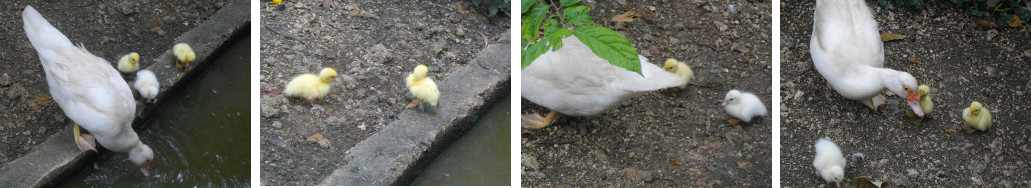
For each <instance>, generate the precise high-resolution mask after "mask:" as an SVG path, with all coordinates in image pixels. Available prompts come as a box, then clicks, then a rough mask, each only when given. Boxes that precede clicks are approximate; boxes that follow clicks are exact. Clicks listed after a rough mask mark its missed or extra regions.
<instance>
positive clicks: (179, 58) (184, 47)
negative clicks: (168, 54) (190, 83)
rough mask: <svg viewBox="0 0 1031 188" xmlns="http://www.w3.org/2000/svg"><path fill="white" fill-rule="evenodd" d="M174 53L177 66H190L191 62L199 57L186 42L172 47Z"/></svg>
mask: <svg viewBox="0 0 1031 188" xmlns="http://www.w3.org/2000/svg"><path fill="white" fill-rule="evenodd" d="M172 53H173V54H175V68H183V67H190V63H192V62H193V60H194V59H195V58H197V54H195V53H193V48H190V45H189V44H186V43H179V44H175V46H173V47H172Z"/></svg>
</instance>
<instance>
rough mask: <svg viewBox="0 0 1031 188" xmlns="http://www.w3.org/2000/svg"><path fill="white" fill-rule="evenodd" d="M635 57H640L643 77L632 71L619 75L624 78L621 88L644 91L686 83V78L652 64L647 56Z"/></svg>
mask: <svg viewBox="0 0 1031 188" xmlns="http://www.w3.org/2000/svg"><path fill="white" fill-rule="evenodd" d="M637 57H638V58H640V59H641V74H642V75H644V77H641V75H638V74H637V73H633V72H627V73H628V74H621V75H619V76H620V77H623V78H624V79H622V80H624V82H623V83H622V88H623V89H626V90H630V91H634V92H645V91H655V90H660V89H665V88H670V87H677V86H681V85H684V83H687V80H684V78H681V77H680V76H677V75H676V74H673V73H671V72H667V71H666V70H663V69H662V67H659V66H657V65H655V64H652V63H651V62H649V61H648V58H645V57H644V56H640V55H638V56H637Z"/></svg>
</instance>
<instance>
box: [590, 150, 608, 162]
mask: <svg viewBox="0 0 1031 188" xmlns="http://www.w3.org/2000/svg"><path fill="white" fill-rule="evenodd" d="M587 154H588V155H591V156H594V158H595V159H597V160H598V161H601V163H602V164H609V156H608V155H605V151H602V150H600V149H595V150H591V152H589V153H587Z"/></svg>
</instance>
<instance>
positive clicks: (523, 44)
mask: <svg viewBox="0 0 1031 188" xmlns="http://www.w3.org/2000/svg"><path fill="white" fill-rule="evenodd" d="M519 41H520V42H519V43H521V45H520V46H519V48H520V49H526V45H527V44H530V42H529V41H526V39H520V40H519Z"/></svg>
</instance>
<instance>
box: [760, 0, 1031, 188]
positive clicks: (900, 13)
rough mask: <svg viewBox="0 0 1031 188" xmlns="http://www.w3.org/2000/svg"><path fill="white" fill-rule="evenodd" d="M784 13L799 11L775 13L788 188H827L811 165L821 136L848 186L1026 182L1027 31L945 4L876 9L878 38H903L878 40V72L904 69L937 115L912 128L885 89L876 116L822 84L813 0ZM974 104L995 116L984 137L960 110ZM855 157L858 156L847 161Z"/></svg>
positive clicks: (790, 5)
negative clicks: (839, 158) (858, 182)
mask: <svg viewBox="0 0 1031 188" xmlns="http://www.w3.org/2000/svg"><path fill="white" fill-rule="evenodd" d="M868 2H869V1H868ZM781 7H782V10H783V11H782V15H798V16H783V17H781V37H782V41H783V42H782V43H781V46H782V47H781V58H782V62H781V79H782V80H780V81H781V83H782V85H781V97H782V100H781V101H782V103H781V110H782V116H781V117H782V123H781V130H780V131H781V139H782V140H781V146H782V147H781V150H780V151H781V174H780V177H781V181H782V184H783V185H784V186H785V187H788V186H795V187H815V186H821V187H824V186H831V187H833V186H834V185H833V184H830V183H825V182H824V181H823V179H822V178H820V175H819V174H818V173H817V172H816V171H815V169H814V168H813V167H812V160H813V155H814V154H815V151H814V150H813V146H812V145H813V144H814V143H815V142H816V140H817V139H819V138H821V137H828V138H830V139H831V140H833V141H835V142H837V144H838V145H840V146H841V147H842V150H843V152H844V153H845V155H846V158H848V167H847V168H846V171H845V179H848V180H849V181H850V180H851V179H855V178H859V177H866V178H868V179H870V180H872V181H883V182H888V183H891V184H893V186H899V185H901V186H911V187H929V186H944V187H973V186H978V187H980V186H986V187H1013V186H1015V187H1027V186H1028V185H1029V184H1028V183H1029V182H1028V181H1027V180H1028V179H1031V174H1029V173H1027V172H1028V171H1027V169H1028V168H1029V165H1031V160H1029V159H1028V157H1027V156H1028V155H1029V154H1031V149H1029V146H1028V144H1029V137H1028V135H1031V127H1028V126H1026V125H1027V124H1029V123H1031V119H1029V118H1028V116H1027V113H1028V112H1029V107H1031V104H1029V102H1028V96H1027V93H1026V92H1028V89H1029V88H1031V82H1029V78H1031V72H1029V71H1027V70H1029V69H1031V64H1029V60H1028V57H1031V49H1028V47H1029V45H1028V44H1029V43H1031V40H1029V39H1031V31H1029V29H1028V27H1026V26H1025V27H1022V28H1009V27H1006V26H1004V25H1000V26H1003V27H999V28H996V29H983V28H976V27H974V26H973V24H974V23H975V22H977V21H979V20H980V19H978V18H973V17H971V16H968V15H966V14H962V13H961V12H960V11H958V10H954V9H950V8H940V7H933V6H932V7H928V8H927V9H926V10H927V11H923V12H911V11H906V10H899V9H894V10H890V9H885V8H881V7H875V9H874V11H875V13H874V14H875V17H876V18H875V19H876V20H877V21H878V23H879V25H880V26H879V27H880V31H881V32H892V33H897V34H902V35H907V36H909V38H906V39H903V40H901V41H890V42H886V43H884V48H885V49H884V51H885V67H887V68H892V69H896V70H901V71H906V72H909V73H910V74H912V75H913V76H914V77H916V79H917V81H918V82H920V84H927V85H929V86H931V88H932V92H931V93H932V96H933V97H934V103H935V105H936V107H935V112H934V115H933V117H932V118H931V119H929V120H927V121H925V122H924V123H923V124H922V125H919V126H918V125H915V124H914V123H912V122H911V121H910V120H911V119H910V118H909V117H908V116H907V115H906V111H910V110H909V107H908V106H906V105H905V104H904V100H902V99H901V98H899V97H898V96H891V95H889V93H890V92H883V93H884V94H885V96H886V97H888V102H887V105H884V106H883V107H881V109H880V110H879V111H873V110H871V109H869V108H867V107H866V106H864V105H862V104H861V103H859V102H855V101H851V100H848V99H845V98H843V97H841V96H840V95H838V94H837V93H836V92H834V91H833V90H831V89H830V88H827V86H826V83H827V82H826V81H825V80H824V79H823V77H822V76H820V74H819V73H818V72H816V70H815V69H814V68H813V66H812V60H811V59H810V57H809V37H810V34H811V32H812V14H813V9H814V2H813V1H784V2H783V3H782V5H781ZM907 58H912V59H913V60H917V61H919V64H917V63H911V62H910V61H909V60H908V59H907ZM885 91H887V90H885ZM972 101H979V102H981V103H983V104H985V105H987V108H988V109H990V111H991V113H992V116H993V117H994V119H993V124H992V127H991V128H990V129H988V131H986V132H977V133H974V134H968V133H966V131H965V130H964V129H963V120H962V117H961V116H960V113H961V112H962V110H963V109H964V108H966V107H968V106H969V105H970V103H971V102H972ZM858 153H861V154H862V156H863V157H857V156H853V155H854V154H858ZM846 182H848V181H846Z"/></svg>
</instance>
